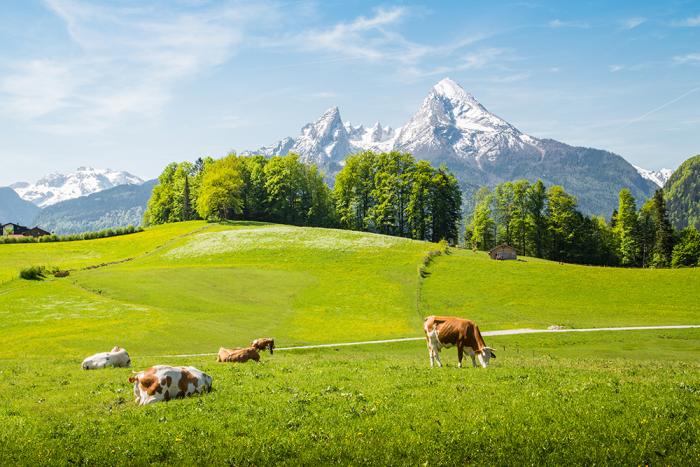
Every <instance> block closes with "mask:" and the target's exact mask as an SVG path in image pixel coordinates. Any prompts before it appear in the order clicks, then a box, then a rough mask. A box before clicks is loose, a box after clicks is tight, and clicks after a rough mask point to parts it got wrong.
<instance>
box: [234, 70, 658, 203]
mask: <svg viewBox="0 0 700 467" xmlns="http://www.w3.org/2000/svg"><path fill="white" fill-rule="evenodd" d="M360 150H373V151H391V150H398V151H404V152H410V153H412V154H413V155H414V156H415V157H416V158H417V159H426V160H429V161H430V162H432V163H433V164H442V163H444V164H446V165H447V166H448V168H450V170H452V171H453V172H454V173H455V175H456V176H457V178H458V179H459V180H460V183H461V185H462V189H463V190H464V191H465V193H466V194H467V195H469V194H470V193H473V192H474V191H475V190H476V189H478V187H479V186H482V185H494V184H497V183H500V182H503V181H507V180H516V179H520V178H526V179H528V180H531V181H535V180H537V179H541V180H542V181H543V182H545V183H546V184H547V185H563V186H564V187H565V188H566V189H567V191H569V192H570V193H572V194H574V195H576V196H577V197H578V200H579V205H580V206H581V208H582V209H583V210H584V211H586V212H589V213H594V214H601V215H606V216H607V215H610V213H611V212H612V210H613V209H614V208H615V206H616V204H617V193H618V191H619V190H620V189H621V188H630V189H631V191H632V194H633V195H634V196H635V197H636V198H637V199H638V200H640V201H641V200H643V199H645V198H647V197H649V196H650V195H651V194H652V193H653V192H654V189H656V182H654V181H650V180H647V179H645V178H642V176H641V175H640V174H639V173H638V172H637V170H635V168H634V167H633V166H632V165H631V164H629V163H628V162H627V161H626V160H624V159H623V158H622V157H620V156H618V155H617V154H613V153H611V152H608V151H603V150H599V149H592V148H583V147H573V146H569V145H567V144H564V143H560V142H558V141H554V140H550V139H538V138H534V137H532V136H529V135H527V134H524V133H522V132H521V131H520V130H518V129H517V128H515V127H514V126H513V125H511V124H510V123H508V122H506V121H505V120H503V119H502V118H500V117H498V116H496V115H494V114H492V113H491V112H489V111H488V110H487V109H486V108H485V107H484V106H482V105H481V104H480V103H479V102H478V101H477V100H476V99H475V98H474V96H472V95H471V94H469V93H468V92H466V91H465V90H464V89H462V87H461V86H459V84H457V83H456V82H454V81H452V80H451V79H449V78H445V79H443V80H442V81H440V82H439V83H437V84H436V85H435V86H433V87H432V89H431V90H430V91H429V92H428V95H427V97H426V98H425V99H424V100H423V102H422V104H421V106H420V108H419V109H418V111H417V112H416V113H415V114H414V115H413V116H412V117H411V118H410V120H409V121H408V122H407V123H406V124H405V125H403V126H402V127H400V128H397V129H392V128H390V127H383V126H382V125H381V124H379V123H376V124H375V125H374V126H372V127H371V128H366V127H364V126H363V125H359V126H353V125H351V124H349V123H343V121H342V119H341V117H340V111H339V110H338V108H337V107H333V108H330V109H328V110H327V111H326V112H325V113H324V114H323V115H322V116H321V117H320V118H319V119H318V120H316V121H315V122H313V123H309V124H307V125H305V126H304V127H303V128H302V130H301V135H300V136H298V137H297V138H291V137H287V138H285V139H283V140H281V141H280V142H278V143H277V144H274V145H271V146H266V147H262V148H260V149H259V150H257V151H246V152H245V153H246V154H263V155H266V156H273V155H285V154H287V153H290V152H291V153H296V154H299V156H300V158H301V160H302V161H304V162H306V163H314V164H316V165H318V166H319V168H321V169H322V170H324V171H325V172H326V173H327V175H329V176H331V177H332V176H334V175H335V173H337V172H338V171H339V170H340V169H341V168H342V166H343V161H344V159H345V157H347V156H348V155H349V154H352V153H355V152H357V151H360Z"/></svg>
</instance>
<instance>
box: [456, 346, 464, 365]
mask: <svg viewBox="0 0 700 467" xmlns="http://www.w3.org/2000/svg"><path fill="white" fill-rule="evenodd" d="M463 356H464V347H462V344H461V343H459V344H457V360H459V368H462V357H463Z"/></svg>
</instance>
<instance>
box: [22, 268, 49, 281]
mask: <svg viewBox="0 0 700 467" xmlns="http://www.w3.org/2000/svg"><path fill="white" fill-rule="evenodd" d="M46 274H47V271H46V268H45V267H44V266H29V267H27V268H24V269H22V270H20V272H19V277H20V278H22V279H24V280H26V281H41V280H44V278H45V277H46Z"/></svg>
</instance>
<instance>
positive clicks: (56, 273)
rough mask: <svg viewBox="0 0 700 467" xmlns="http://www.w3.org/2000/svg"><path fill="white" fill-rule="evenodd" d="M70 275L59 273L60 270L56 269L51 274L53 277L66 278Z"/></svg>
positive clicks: (67, 272) (66, 272) (64, 272)
mask: <svg viewBox="0 0 700 467" xmlns="http://www.w3.org/2000/svg"><path fill="white" fill-rule="evenodd" d="M69 275H70V272H69V271H67V270H66V271H61V270H60V269H57V270H56V271H54V272H53V277H68V276H69Z"/></svg>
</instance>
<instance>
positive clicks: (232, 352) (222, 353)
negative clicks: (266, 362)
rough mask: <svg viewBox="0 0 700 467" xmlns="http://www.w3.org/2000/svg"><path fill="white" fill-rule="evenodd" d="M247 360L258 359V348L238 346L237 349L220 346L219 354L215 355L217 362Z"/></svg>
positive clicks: (243, 361) (242, 361) (257, 360)
mask: <svg viewBox="0 0 700 467" xmlns="http://www.w3.org/2000/svg"><path fill="white" fill-rule="evenodd" d="M248 360H255V361H256V362H259V361H260V352H258V349H256V348H255V347H244V348H241V347H239V348H237V349H227V348H224V347H221V348H220V349H219V355H218V356H217V357H216V361H217V362H232V363H245V362H247V361H248Z"/></svg>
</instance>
